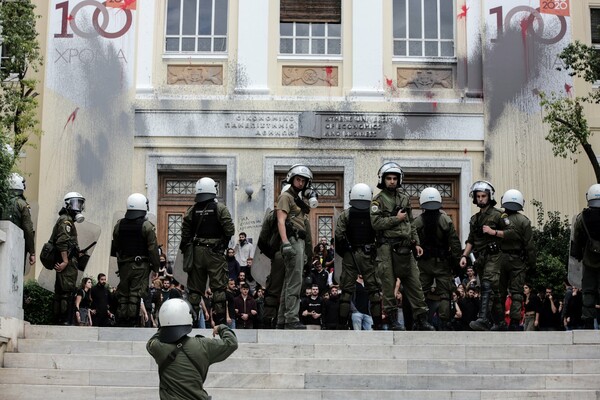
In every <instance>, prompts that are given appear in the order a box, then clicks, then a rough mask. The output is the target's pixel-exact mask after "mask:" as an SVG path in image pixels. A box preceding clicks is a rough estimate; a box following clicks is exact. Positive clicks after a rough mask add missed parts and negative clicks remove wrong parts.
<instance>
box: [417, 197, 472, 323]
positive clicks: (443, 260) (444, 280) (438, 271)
mask: <svg viewBox="0 0 600 400" xmlns="http://www.w3.org/2000/svg"><path fill="white" fill-rule="evenodd" d="M419 204H420V205H421V208H422V209H423V213H422V214H421V215H419V216H418V217H417V218H416V219H415V227H416V229H417V233H418V234H419V240H420V242H421V247H423V255H422V256H421V257H419V270H420V271H421V275H420V277H421V286H422V287H423V292H424V293H428V292H430V291H431V288H432V286H433V282H434V281H435V284H436V286H435V292H436V294H437V295H439V297H440V306H439V309H438V314H439V317H440V320H441V326H440V330H445V329H447V328H449V326H448V325H449V323H450V318H452V317H453V315H450V299H451V298H452V292H453V291H454V289H455V285H454V282H453V268H452V267H453V264H454V265H457V263H458V260H459V258H460V254H461V246H460V240H459V238H458V235H457V234H456V230H455V229H454V224H453V223H452V219H451V218H450V217H449V216H448V215H447V214H445V213H442V212H441V211H440V209H441V208H442V196H441V195H440V192H439V191H438V190H437V189H436V188H434V187H428V188H425V189H423V191H422V192H421V195H420V196H419Z"/></svg>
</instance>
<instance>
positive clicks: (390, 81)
mask: <svg viewBox="0 0 600 400" xmlns="http://www.w3.org/2000/svg"><path fill="white" fill-rule="evenodd" d="M385 84H386V85H387V86H388V87H389V88H391V87H392V85H393V84H394V81H393V80H392V79H388V77H387V76H386V77H385Z"/></svg>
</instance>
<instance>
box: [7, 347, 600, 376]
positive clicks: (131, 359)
mask: <svg viewBox="0 0 600 400" xmlns="http://www.w3.org/2000/svg"><path fill="white" fill-rule="evenodd" d="M92 357H93V364H90V360H89V358H88V357H82V356H81V355H80V354H41V353H6V354H5V356H4V367H5V368H43V369H61V370H94V371H97V370H115V369H118V370H119V371H157V369H158V368H157V366H156V363H155V362H154V360H153V359H152V358H151V357H150V356H148V355H144V356H137V355H136V356H123V355H94V356H92ZM230 371H252V372H256V373H294V372H318V373H332V374H333V373H339V372H340V371H344V373H347V374H359V373H371V374H372V373H383V374H392V373H396V374H411V375H414V374H493V373H497V374H515V375H518V374H573V373H574V374H586V373H589V372H591V371H600V360H598V359H581V360H552V361H550V362H549V361H548V359H543V360H540V359H524V360H517V359H515V360H472V359H471V360H463V361H459V360H455V359H447V360H413V359H397V360H361V361H360V362H357V361H356V360H348V359H336V358H330V359H319V360H318V362H315V359H314V358H255V357H251V358H249V357H245V354H243V353H240V352H239V351H238V352H236V353H234V354H233V355H232V356H231V357H230V358H228V359H227V360H225V361H223V362H220V363H217V364H213V365H212V366H211V372H230Z"/></svg>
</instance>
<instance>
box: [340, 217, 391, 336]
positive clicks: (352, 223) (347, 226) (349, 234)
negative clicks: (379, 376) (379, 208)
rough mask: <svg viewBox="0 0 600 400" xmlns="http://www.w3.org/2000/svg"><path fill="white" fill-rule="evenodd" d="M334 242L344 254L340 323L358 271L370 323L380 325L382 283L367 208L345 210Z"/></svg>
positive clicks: (345, 318)
mask: <svg viewBox="0 0 600 400" xmlns="http://www.w3.org/2000/svg"><path fill="white" fill-rule="evenodd" d="M351 210H352V212H351ZM355 212H356V214H355ZM362 214H364V217H362ZM335 243H336V246H335V249H336V251H337V252H338V253H339V254H340V255H341V256H342V257H343V260H342V274H341V276H340V289H341V290H342V294H341V296H340V324H342V325H344V323H345V322H346V321H347V320H348V317H349V314H350V301H351V300H352V298H353V296H354V292H355V290H356V278H357V276H358V275H359V274H360V275H362V277H363V280H364V283H365V289H366V290H367V292H368V294H369V302H370V312H371V317H372V318H373V325H374V326H375V327H376V328H377V327H378V326H379V325H381V295H380V291H381V283H380V282H379V277H378V275H377V264H376V263H375V256H376V248H375V231H374V230H373V228H372V227H371V221H370V216H369V210H368V209H366V210H364V211H362V210H356V209H354V208H353V207H350V208H349V209H347V210H344V212H343V213H342V214H341V215H340V216H339V217H338V220H337V225H336V228H335Z"/></svg>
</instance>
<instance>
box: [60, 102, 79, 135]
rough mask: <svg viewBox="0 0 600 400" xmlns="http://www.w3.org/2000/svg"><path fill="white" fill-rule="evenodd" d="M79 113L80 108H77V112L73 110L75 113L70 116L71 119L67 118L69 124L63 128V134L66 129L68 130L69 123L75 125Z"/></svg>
mask: <svg viewBox="0 0 600 400" xmlns="http://www.w3.org/2000/svg"><path fill="white" fill-rule="evenodd" d="M77 111H79V107H76V108H75V110H73V112H72V113H71V115H69V118H67V122H66V123H65V127H64V128H63V132H64V131H65V129H67V125H69V122H70V123H75V118H77Z"/></svg>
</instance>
